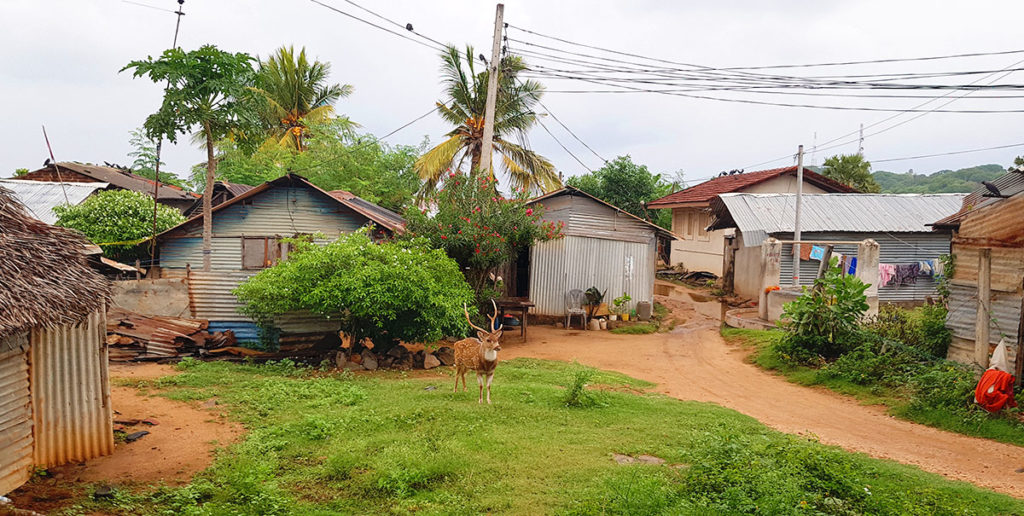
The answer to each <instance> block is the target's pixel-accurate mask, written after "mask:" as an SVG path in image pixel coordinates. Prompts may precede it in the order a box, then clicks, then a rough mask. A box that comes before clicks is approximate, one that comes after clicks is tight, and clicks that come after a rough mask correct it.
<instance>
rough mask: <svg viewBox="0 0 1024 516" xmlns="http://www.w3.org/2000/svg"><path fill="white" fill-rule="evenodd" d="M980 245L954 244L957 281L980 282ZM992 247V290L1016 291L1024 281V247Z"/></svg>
mask: <svg viewBox="0 0 1024 516" xmlns="http://www.w3.org/2000/svg"><path fill="white" fill-rule="evenodd" d="M978 249H979V248H978V247H974V246H971V245H967V244H957V243H954V244H953V252H954V253H955V254H956V274H954V276H953V280H954V282H955V283H959V284H962V285H977V284H978ZM991 249H992V272H991V275H990V277H991V281H992V290H1001V291H1003V292H1016V291H1018V290H1020V289H1021V285H1022V282H1024V248H1020V247H1018V248H1011V247H993V248H991Z"/></svg>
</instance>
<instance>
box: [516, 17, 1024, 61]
mask: <svg viewBox="0 0 1024 516" xmlns="http://www.w3.org/2000/svg"><path fill="white" fill-rule="evenodd" d="M506 25H507V26H508V27H509V28H512V29H516V30H519V31H522V32H525V33H528V34H533V35H534V36H540V37H542V38H546V39H551V40H555V41H560V42H562V43H567V44H570V45H574V46H579V47H584V48H590V49H593V50H600V51H603V52H610V53H614V54H620V55H626V56H631V57H638V58H642V59H648V60H652V61H662V62H663V61H664V60H661V59H655V58H650V57H646V56H642V55H639V54H630V53H628V52H621V51H617V50H612V49H606V48H602V47H598V46H594V45H587V44H583V43H577V42H575V41H570V40H567V39H563V38H559V37H555V36H549V35H546V34H542V33H540V32H536V31H533V30H530V29H526V28H523V27H519V26H517V25H513V24H510V23H509V24H506ZM1021 53H1024V49H1021V50H1002V51H996V52H971V53H963V54H948V55H939V56H925V57H907V58H887V59H868V60H863V61H840V62H832V63H799V64H780V65H760V66H734V67H720V68H715V70H765V69H778V68H811V67H822V66H851V65H861V64H877V63H899V62H908V61H934V60H941V59H958V58H965V57H985V56H999V55H1007V54H1021Z"/></svg>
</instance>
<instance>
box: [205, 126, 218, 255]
mask: <svg viewBox="0 0 1024 516" xmlns="http://www.w3.org/2000/svg"><path fill="white" fill-rule="evenodd" d="M203 134H205V136H206V188H205V189H204V191H203V272H210V268H211V263H210V261H211V258H212V256H211V253H212V252H213V216H212V213H211V212H212V211H213V181H214V178H213V172H214V170H215V169H216V168H217V164H216V162H215V161H214V159H213V131H212V130H211V129H210V123H209V122H205V123H204V124H203Z"/></svg>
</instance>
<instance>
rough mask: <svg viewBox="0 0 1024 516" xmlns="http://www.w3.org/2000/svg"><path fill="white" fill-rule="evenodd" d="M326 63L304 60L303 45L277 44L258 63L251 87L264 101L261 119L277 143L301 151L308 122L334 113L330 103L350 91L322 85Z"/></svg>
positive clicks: (340, 86) (345, 87)
mask: <svg viewBox="0 0 1024 516" xmlns="http://www.w3.org/2000/svg"><path fill="white" fill-rule="evenodd" d="M330 71H331V64H330V63H322V62H320V61H316V60H314V61H313V62H309V60H307V59H306V48H305V47H303V48H302V50H300V51H299V53H298V55H295V48H294V47H290V46H289V47H281V48H279V49H277V50H276V51H274V53H273V54H271V56H270V57H269V58H267V60H266V61H263V62H261V63H260V67H259V72H258V74H257V76H256V85H255V87H254V90H255V91H256V92H257V93H259V94H260V96H261V97H262V98H263V99H264V100H265V101H266V105H265V106H264V112H263V121H264V124H265V125H266V127H267V129H268V131H269V133H270V138H271V139H272V140H273V141H275V142H276V143H278V144H279V145H282V146H285V147H289V148H292V149H295V150H297V151H300V152H301V151H302V150H303V149H304V144H303V139H304V138H305V137H306V136H307V135H308V133H309V129H308V125H309V124H313V123H317V122H324V121H327V120H328V119H330V118H331V117H332V116H334V103H335V101H337V100H338V99H339V98H342V97H347V96H349V95H351V94H352V86H351V85H348V84H330V85H328V84H326V82H327V76H328V74H329V73H330Z"/></svg>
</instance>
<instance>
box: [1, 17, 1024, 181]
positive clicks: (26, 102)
mask: <svg viewBox="0 0 1024 516" xmlns="http://www.w3.org/2000/svg"><path fill="white" fill-rule="evenodd" d="M138 1H139V2H142V3H147V4H150V5H155V6H160V7H163V8H166V9H173V8H175V7H176V3H175V1H174V0H138ZM324 1H325V2H326V3H330V4H333V5H336V6H337V7H338V8H340V9H342V10H345V11H349V12H352V13H354V14H357V15H359V16H360V17H363V18H367V19H372V18H370V17H369V15H367V14H365V13H362V12H360V11H358V10H357V9H356V8H354V7H352V6H351V5H350V4H347V3H345V2H343V1H342V0H324ZM360 3H361V4H362V5H364V6H366V7H369V8H371V9H374V10H376V11H377V12H379V13H381V14H382V15H385V16H387V17H389V18H392V19H394V20H396V21H399V22H401V23H406V22H409V23H412V24H413V25H414V26H415V28H416V29H417V31H419V32H422V33H423V34H425V35H428V36H431V37H433V38H436V39H438V40H440V41H443V42H450V43H454V44H457V45H460V46H461V45H464V44H467V43H468V44H472V45H474V46H475V47H476V48H477V51H478V52H483V53H486V54H489V53H490V52H489V47H490V38H491V34H492V31H493V25H492V23H493V17H494V3H492V2H481V1H469V0H465V1H443V2H442V1H431V2H426V1H423V0H419V1H411V0H410V1H387V2H370V1H369V0H361V1H360ZM184 7H185V12H186V13H187V14H186V16H185V17H184V18H183V19H182V25H181V34H180V36H179V45H181V46H182V47H183V48H186V49H193V48H196V47H198V46H199V45H202V44H205V43H213V44H215V45H217V46H218V47H220V48H223V49H226V50H231V51H239V52H248V53H250V54H253V55H259V56H266V55H267V54H268V53H270V52H271V51H273V50H274V49H275V48H277V47H280V46H281V45H285V44H286V45H295V46H305V47H306V48H307V51H308V52H309V53H311V54H312V55H313V56H316V57H317V58H318V59H320V60H322V61H329V62H330V63H331V65H332V66H333V71H332V77H331V79H332V81H335V82H340V83H346V84H351V85H353V86H354V88H355V92H354V94H353V95H352V96H350V97H348V98H346V99H343V100H341V101H340V102H339V103H338V105H337V110H338V112H339V113H343V114H346V115H348V116H349V117H351V118H352V119H353V120H355V121H356V122H358V123H360V124H361V125H362V128H363V130H364V131H366V132H369V133H373V134H377V135H382V134H385V133H388V132H390V131H391V130H393V129H395V128H397V127H399V126H401V125H402V124H405V123H406V122H409V121H410V120H412V119H413V118H416V117H417V116H419V115H421V114H423V113H425V112H426V111H427V110H429V109H430V107H431V106H432V105H433V103H434V102H435V101H436V100H438V99H440V98H441V97H440V95H441V88H440V85H439V72H438V68H439V63H440V61H439V58H438V56H437V53H436V52H435V51H433V50H431V49H428V48H425V47H423V46H420V45H416V44H414V43H411V42H409V41H406V40H404V39H400V38H398V37H396V36H393V35H391V34H387V33H385V32H382V31H380V30H378V29H374V28H372V27H369V26H367V25H364V24H362V23H359V22H357V21H355V20H352V19H350V18H346V17H344V16H342V15H340V14H337V13H334V12H331V11H329V10H327V9H325V8H324V7H321V6H319V5H316V4H314V3H312V2H309V1H306V0H277V1H269V0H261V1H254V0H246V1H241V0H217V1H210V0H187V1H186V2H185V6H184ZM505 17H506V21H508V22H509V23H511V24H514V25H518V26H521V27H526V28H530V29H532V30H535V31H537V32H540V33H545V34H551V35H556V36H559V37H562V38H565V39H569V40H573V41H578V42H583V43H590V44H595V45H599V46H603V47H611V48H614V49H621V50H623V51H628V52H633V53H638V54H643V55H648V56H654V57H660V58H665V59H671V60H679V61H685V62H689V63H697V64H700V65H705V66H713V67H724V66H756V65H774V64H783V63H814V62H829V61H837V60H839V61H845V60H862V59H883V58H892V57H917V56H930V55H944V54H954V53H965V52H992V51H1001V50H1015V49H1018V48H1022V47H1024V44H1022V43H1020V36H1019V35H1020V28H1019V24H1020V20H1021V19H1024V3H1022V2H1019V1H1006V2H984V1H979V2H963V1H959V2H937V1H900V2H893V1H891V0H889V1H856V2H853V1H849V2H820V1H817V2H812V1H775V2H764V1H752V0H751V1H740V2H685V3H684V2H663V1H628V2H627V1H621V2H614V1H602V0H587V1H558V2H553V1H551V0H508V1H506V8H505ZM375 21H376V22H377V23H380V22H379V21H377V20H375ZM173 31H174V15H173V14H172V13H170V12H164V11H160V10H156V9H150V8H146V7H140V6H138V5H134V4H132V3H127V2H123V1H120V0H96V1H89V0H53V1H46V0H38V1H37V0H0V43H2V44H3V48H5V49H6V50H5V51H4V52H3V54H2V55H0V70H2V72H0V73H2V79H0V98H2V99H4V100H3V104H4V105H3V110H2V112H3V114H4V116H5V118H6V120H7V122H6V123H4V124H2V125H0V142H3V144H2V145H0V149H2V152H0V176H9V175H10V174H11V173H12V172H13V171H14V169H16V168H19V167H26V168H30V169H35V168H38V167H39V166H40V165H42V163H43V160H44V159H45V158H46V157H47V151H46V145H45V143H44V140H43V135H42V132H41V130H40V126H41V125H44V124H45V125H46V128H47V131H48V132H49V135H50V139H51V143H52V144H53V150H54V153H55V155H56V157H57V159H58V160H61V161H63V160H74V161H81V162H93V163H102V162H103V161H110V162H116V163H128V162H130V159H129V158H128V157H127V156H126V154H127V152H128V151H129V146H128V137H129V134H128V133H129V131H131V130H132V129H133V128H136V127H139V126H140V125H141V124H142V122H143V120H144V119H145V117H146V116H147V115H148V114H149V113H151V112H152V111H154V110H155V108H156V107H157V106H158V104H159V101H160V96H161V91H160V90H161V88H160V87H159V86H158V85H156V84H153V83H152V82H149V81H148V80H144V79H138V80H133V79H132V78H131V76H130V75H129V74H128V73H120V74H119V73H118V70H119V69H120V68H121V67H122V66H124V65H125V64H126V63H127V62H128V61H130V60H132V59H137V58H142V57H145V56H146V55H157V54H159V53H160V52H161V51H162V50H163V49H165V48H167V47H169V46H170V43H171V39H172V37H173ZM510 34H515V33H514V32H512V33H510ZM537 41H538V42H541V43H543V41H542V40H537ZM563 46H564V45H563ZM567 48H568V47H567ZM1021 59H1024V55H1022V54H1010V55H1003V56H998V57H986V58H976V59H962V60H953V61H939V62H931V63H926V64H915V65H914V66H913V70H915V71H920V70H953V69H956V70H967V69H976V70H998V69H1002V68H1004V67H1008V66H1010V65H1012V64H1014V63H1015V62H1016V61H1018V60H1021ZM906 67H907V65H903V64H901V65H886V66H883V65H876V66H873V67H866V68H860V69H858V70H857V71H858V73H878V72H891V71H905V70H906V69H907V68H906ZM835 71H836V70H830V69H825V70H822V69H810V70H787V71H785V73H797V72H799V73H819V74H821V73H828V72H835ZM993 78H994V77H993ZM970 80H974V77H971V79H970ZM964 82H967V80H964ZM1002 82H1005V83H1018V84H1021V83H1024V74H1022V73H1021V72H1017V73H1015V74H1012V75H1010V76H1009V77H1006V78H1005V79H1002ZM546 84H547V86H548V88H549V89H552V90H554V89H593V88H595V86H594V85H592V84H587V83H579V82H561V81H548V82H547V83H546ZM745 98H759V97H752V96H747V97H745ZM774 98H775V99H776V100H782V101H789V102H794V101H798V102H819V103H832V104H837V105H864V104H866V102H864V101H863V100H862V99H813V98H804V97H796V98H793V97H790V98H785V97H782V98H780V97H774ZM759 99H760V98H759ZM1021 100H1022V99H1000V100H983V99H974V100H972V99H970V98H966V99H963V100H959V101H956V102H954V103H952V104H950V105H949V106H947V109H954V108H958V109H1024V102H1021ZM544 102H545V104H546V105H547V106H548V108H550V109H551V110H552V111H553V112H554V114H555V115H556V116H557V117H558V118H560V119H561V120H562V121H563V122H565V123H566V124H567V125H568V126H569V127H570V128H571V129H572V130H573V131H575V132H576V134H577V135H579V137H580V138H581V139H582V140H583V141H585V142H586V143H587V144H589V145H590V146H591V147H592V148H594V149H595V150H596V151H597V153H598V154H600V155H601V156H603V157H605V158H609V159H610V158H613V157H615V156H618V155H622V154H630V155H632V157H633V159H634V160H636V161H637V162H640V163H643V164H646V165H648V166H649V167H651V169H652V170H653V171H656V172H674V171H677V170H682V171H684V173H685V175H686V177H687V178H688V179H690V180H694V179H698V178H704V177H707V176H710V175H712V174H715V173H717V172H719V171H721V170H728V169H733V168H741V167H747V170H748V171H750V170H755V169H760V168H771V167H772V166H783V165H787V164H790V163H792V160H788V159H783V160H780V161H775V162H772V163H768V164H765V165H763V166H758V167H751V165H754V164H758V163H761V162H764V161H768V160H770V159H773V158H778V157H780V156H785V155H787V154H790V153H793V152H795V151H796V147H797V145H798V144H804V145H805V147H806V148H807V149H808V152H810V149H811V147H812V146H813V145H814V144H815V141H817V142H819V143H820V142H824V141H826V140H830V139H832V138H835V137H838V136H841V135H844V134H847V133H850V132H853V131H856V130H857V127H858V124H860V123H864V124H865V125H868V124H873V123H876V122H879V121H880V120H883V119H885V118H886V117H889V116H891V114H890V113H877V112H874V113H871V112H849V111H824V110H814V109H803V108H784V107H772V106H757V105H746V104H737V103H725V102H715V101H709V100H697V99H689V98H681V97H673V96H665V95H658V94H568V93H549V94H548V95H547V96H546V97H545V99H544ZM920 102H921V101H920V100H913V99H898V100H885V101H884V102H873V103H872V105H876V106H882V107H893V108H909V107H912V106H914V105H915V104H918V103H920ZM937 104H938V103H935V104H931V105H928V106H926V108H931V107H934V106H935V105H937ZM911 116H913V115H904V116H902V117H900V118H896V119H894V120H892V121H890V122H887V123H885V124H881V125H878V126H875V127H873V128H870V129H868V130H866V131H865V132H866V133H868V134H870V133H871V132H873V131H875V130H878V129H884V128H886V127H887V126H888V125H890V124H893V123H897V122H901V121H903V120H906V119H908V118H910V117H911ZM1022 117H1024V113H1015V114H1014V113H1003V114H941V113H932V114H928V115H926V116H923V117H921V118H919V119H917V120H913V121H910V122H908V123H905V124H903V125H900V126H899V127H897V128H895V129H892V130H889V131H886V132H885V133H883V134H879V135H877V136H872V137H869V138H868V139H867V141H866V143H865V154H866V157H867V158H868V159H869V160H882V159H887V158H899V157H906V156H916V155H921V154H932V153H940V152H948V151H955V150H961V149H974V148H981V147H990V146H997V145H1006V144H1012V143H1019V142H1024V135H1022V134H1021V130H1020V128H1021V126H1022V124H1021V120H1022ZM545 120H546V121H545V124H547V126H548V127H549V128H550V129H551V130H552V132H554V133H555V135H556V136H557V137H558V138H559V139H560V140H561V141H562V142H563V143H564V144H565V145H566V146H567V147H569V149H570V150H571V151H572V152H573V153H574V154H576V155H577V156H578V157H579V158H580V159H581V160H583V162H584V163H585V164H586V166H587V167H590V168H597V167H598V166H600V164H601V163H600V160H599V159H598V158H597V157H595V156H594V155H593V154H591V153H590V152H589V151H587V150H586V149H585V148H583V147H582V146H581V145H580V144H579V143H578V142H576V141H575V140H573V139H572V137H570V136H569V135H568V134H566V133H565V131H564V130H563V129H562V128H561V127H559V126H558V125H556V123H554V122H553V121H552V120H551V119H550V118H546V119H545ZM447 129H448V128H447V127H446V126H445V124H444V123H443V122H442V121H441V120H440V119H439V118H438V117H437V116H436V115H432V116H430V117H428V118H426V119H424V120H421V121H420V122H417V123H416V124H414V125H412V126H410V127H409V128H407V129H405V130H403V131H401V132H400V133H398V134H396V135H394V136H393V137H391V138H389V140H388V141H389V142H390V143H402V144H418V143H419V142H420V141H422V139H423V138H424V137H429V138H431V140H433V141H434V142H437V141H439V139H440V138H441V136H442V135H443V134H444V132H446V130H447ZM815 135H816V136H815ZM530 140H531V143H532V145H533V147H534V149H535V150H537V151H539V152H541V153H542V154H544V155H545V156H548V157H549V158H550V159H551V160H552V161H553V162H554V163H555V164H556V166H557V167H558V168H559V169H560V170H562V171H563V172H564V173H565V174H566V175H576V174H579V173H581V172H583V171H584V170H585V169H584V167H583V166H581V165H580V164H579V163H577V162H576V161H575V160H574V159H573V158H572V157H570V156H569V155H568V154H567V153H566V152H565V151H563V150H562V149H561V148H560V147H559V145H558V144H557V143H556V142H555V141H554V140H553V139H552V138H551V137H550V136H549V135H548V134H547V133H545V132H544V131H543V130H542V129H540V128H536V129H534V130H533V132H532V133H531V135H530ZM187 141H188V139H187V138H185V139H184V141H183V142H181V143H179V144H178V145H176V146H173V147H171V148H169V149H168V150H167V151H165V160H164V161H165V162H166V163H167V168H168V169H169V170H172V171H176V172H179V173H181V172H184V171H186V170H187V169H188V168H189V167H190V166H191V165H192V164H194V163H197V162H199V161H202V160H203V159H204V157H205V154H204V153H203V151H201V150H200V149H198V148H195V147H192V146H190V145H188V144H187V143H186V142H187ZM856 150H857V144H856V143H851V144H849V145H846V146H844V147H841V148H839V149H833V150H830V151H826V152H818V153H816V154H815V155H814V156H813V157H814V158H815V160H816V161H818V162H820V161H822V160H823V159H824V157H825V156H826V155H828V154H831V153H835V152H848V153H853V152H856ZM1018 154H1024V147H1018V148H1015V149H1003V150H998V151H987V152H979V153H973V154H963V155H954V156H946V157H941V158H929V159H920V160H913V161H899V162H889V163H878V164H877V165H876V166H875V168H876V170H877V169H884V170H893V171H900V172H905V171H906V170H908V169H913V170H914V171H915V172H918V173H930V172H933V171H936V170H939V169H943V168H953V169H956V168H961V167H965V166H971V165H976V164H983V163H998V164H1003V165H1006V164H1008V163H1010V162H1011V161H1012V159H1013V157H1014V156H1015V155H1018ZM808 162H811V155H810V154H809V155H808Z"/></svg>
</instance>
